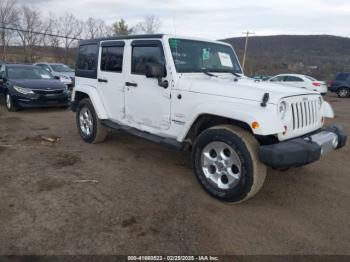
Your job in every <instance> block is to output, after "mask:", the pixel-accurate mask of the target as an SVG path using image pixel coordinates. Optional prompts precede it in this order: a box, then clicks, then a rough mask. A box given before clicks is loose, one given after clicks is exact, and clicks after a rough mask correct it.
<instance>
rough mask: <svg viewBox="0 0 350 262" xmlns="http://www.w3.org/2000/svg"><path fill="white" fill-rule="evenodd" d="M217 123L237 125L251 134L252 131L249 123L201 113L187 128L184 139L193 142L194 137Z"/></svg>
mask: <svg viewBox="0 0 350 262" xmlns="http://www.w3.org/2000/svg"><path fill="white" fill-rule="evenodd" d="M218 125H232V126H237V127H240V128H242V129H244V130H246V131H248V132H250V133H251V134H253V131H252V129H251V127H250V126H249V124H247V123H246V122H244V121H241V120H236V119H232V118H228V117H223V116H217V115H213V114H201V115H199V116H198V117H197V118H196V119H195V121H194V122H193V123H192V125H191V127H190V129H189V130H188V132H187V134H186V136H185V141H187V142H189V143H190V144H193V142H194V140H195V139H196V137H197V136H198V135H200V134H201V133H202V132H203V131H204V130H207V129H208V128H211V127H214V126H218Z"/></svg>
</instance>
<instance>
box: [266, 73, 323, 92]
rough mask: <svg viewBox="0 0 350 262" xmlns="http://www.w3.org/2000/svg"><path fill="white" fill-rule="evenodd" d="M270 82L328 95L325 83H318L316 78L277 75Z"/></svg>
mask: <svg viewBox="0 0 350 262" xmlns="http://www.w3.org/2000/svg"><path fill="white" fill-rule="evenodd" d="M268 81H269V82H274V83H278V84H280V85H286V86H292V87H299V88H305V89H308V90H311V91H315V92H318V93H320V94H322V95H326V94H327V91H328V88H327V84H326V82H324V81H318V80H316V79H315V78H313V77H311V76H307V75H299V74H283V75H277V76H274V77H272V78H270V79H269V80H268Z"/></svg>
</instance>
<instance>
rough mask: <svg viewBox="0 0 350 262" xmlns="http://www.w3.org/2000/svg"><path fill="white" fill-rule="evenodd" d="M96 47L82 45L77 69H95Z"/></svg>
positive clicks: (94, 45) (93, 45)
mask: <svg viewBox="0 0 350 262" xmlns="http://www.w3.org/2000/svg"><path fill="white" fill-rule="evenodd" d="M97 53H98V46H97V45H96V44H91V45H82V46H80V48H79V55H78V62H77V69H79V70H89V71H94V70H96V69H97V61H96V60H97Z"/></svg>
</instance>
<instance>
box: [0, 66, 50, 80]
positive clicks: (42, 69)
mask: <svg viewBox="0 0 350 262" xmlns="http://www.w3.org/2000/svg"><path fill="white" fill-rule="evenodd" d="M9 69H32V70H34V69H38V70H40V71H42V72H44V73H45V74H47V75H48V76H50V78H13V77H10V75H9V71H8V70H9ZM6 78H7V79H9V80H55V77H54V76H53V74H51V73H50V72H48V71H47V70H45V69H44V68H41V67H39V66H12V67H11V66H7V67H6Z"/></svg>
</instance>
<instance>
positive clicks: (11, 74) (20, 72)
mask: <svg viewBox="0 0 350 262" xmlns="http://www.w3.org/2000/svg"><path fill="white" fill-rule="evenodd" d="M7 75H8V78H9V79H54V77H53V76H52V75H51V74H50V73H49V72H47V71H46V70H45V69H43V68H41V67H34V66H33V67H29V66H28V67H19V66H16V67H8V68H7Z"/></svg>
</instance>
